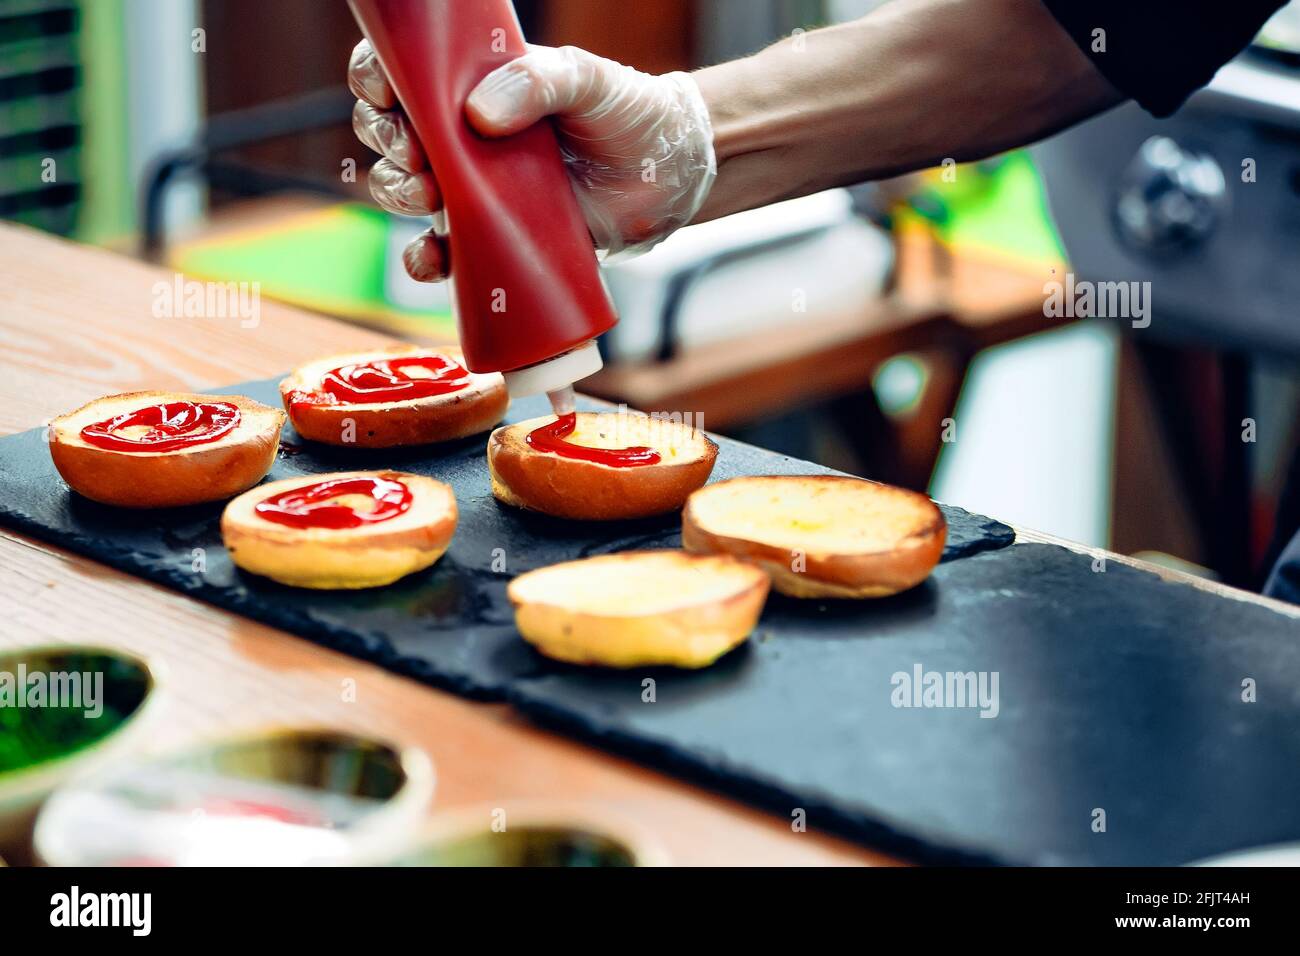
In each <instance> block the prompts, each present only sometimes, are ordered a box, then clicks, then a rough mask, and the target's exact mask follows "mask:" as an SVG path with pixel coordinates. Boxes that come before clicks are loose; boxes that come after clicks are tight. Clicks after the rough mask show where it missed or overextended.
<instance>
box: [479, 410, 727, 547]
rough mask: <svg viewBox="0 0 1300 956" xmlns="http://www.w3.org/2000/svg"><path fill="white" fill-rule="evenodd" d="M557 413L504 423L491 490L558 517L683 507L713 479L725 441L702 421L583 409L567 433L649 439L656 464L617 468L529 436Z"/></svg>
mask: <svg viewBox="0 0 1300 956" xmlns="http://www.w3.org/2000/svg"><path fill="white" fill-rule="evenodd" d="M554 420H555V419H554V418H552V417H550V416H547V417H545V418H534V419H532V420H530V421H526V422H521V423H520V424H518V425H508V426H506V427H504V428H498V429H497V430H496V431H494V432H493V433H492V436H491V437H490V438H489V439H488V469H489V471H490V472H491V473H492V494H494V495H496V497H497V500H499V501H501V502H503V503H504V504H508V505H513V506H514V507H516V508H528V509H530V510H533V511H541V512H544V513H546V514H549V515H554V516H556V517H557V518H574V519H577V520H581V521H612V520H616V519H620V518H644V517H647V516H648V515H657V514H664V513H666V512H669V511H679V510H681V507H682V504H683V503H684V502H685V501H686V498H687V497H688V496H689V495H690V493H691V492H692V491H694V490H695V489H696V488H699V487H700V486H701V485H703V484H704V483H705V482H706V481H708V480H709V474H710V473H711V472H712V471H713V463H714V461H715V460H716V459H717V457H718V446H717V445H715V444H714V443H713V441H712V440H711V439H710V438H709V437H708V436H707V435H705V434H704V432H702V431H700V430H699V429H696V428H692V427H691V426H689V425H683V424H681V423H680V422H676V423H675V422H671V421H660V420H656V419H651V418H647V417H645V416H641V415H627V414H616V413H601V414H596V413H592V412H579V413H578V419H577V427H576V428H575V429H574V431H573V434H571V435H570V436H569V437H568V438H567V439H566V440H567V441H569V442H572V443H573V444H575V445H585V446H587V447H589V448H628V447H632V446H635V445H643V446H648V447H650V448H653V449H655V450H656V451H657V452H659V454H660V455H661V456H662V460H661V461H660V462H658V463H657V464H654V465H640V466H638V467H635V468H614V467H610V466H609V465H602V464H599V463H597V462H590V461H581V460H578V459H575V458H565V457H563V456H561V455H557V454H554V453H552V452H545V451H539V450H537V449H536V448H534V447H533V446H531V445H529V444H528V442H527V441H526V440H525V439H526V438H527V437H528V433H529V432H531V431H532V430H533V429H535V428H539V427H541V426H542V425H546V424H548V423H549V422H552V421H554Z"/></svg>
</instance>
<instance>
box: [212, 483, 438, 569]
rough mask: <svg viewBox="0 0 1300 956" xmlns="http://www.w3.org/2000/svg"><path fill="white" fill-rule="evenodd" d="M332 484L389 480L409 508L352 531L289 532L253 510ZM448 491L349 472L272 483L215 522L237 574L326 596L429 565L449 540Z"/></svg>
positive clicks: (229, 508)
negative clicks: (406, 494)
mask: <svg viewBox="0 0 1300 956" xmlns="http://www.w3.org/2000/svg"><path fill="white" fill-rule="evenodd" d="M333 478H390V479H393V480H395V481H400V482H402V483H403V484H405V485H406V486H407V487H408V488H409V489H411V493H412V496H413V498H414V500H413V501H412V503H411V508H410V510H408V511H407V512H405V513H404V514H400V515H398V516H397V517H395V518H390V519H389V520H388V521H381V522H378V523H377V524H373V525H362V526H360V527H358V528H294V527H290V526H288V525H283V524H277V523H276V522H273V521H267V520H266V519H265V518H263V517H261V516H260V515H258V513H257V512H256V511H255V510H254V508H255V506H256V505H257V504H258V503H259V502H262V501H265V500H266V499H267V498H270V497H271V496H272V495H277V494H280V493H281V492H284V491H292V490H293V489H295V488H302V487H306V486H307V485H314V484H317V483H318V482H322V481H328V480H330V479H333ZM456 517H457V515H456V499H455V497H454V496H453V495H452V492H451V488H450V487H449V486H447V485H445V484H443V483H442V482H440V481H434V480H433V479H432V478H425V477H424V476H423V475H410V474H406V473H404V472H399V471H349V472H340V473H338V474H329V475H309V476H307V477H304V478H289V479H286V480H284V481H273V482H271V483H270V484H267V485H261V486H260V487H257V488H254V489H253V490H252V491H249V492H247V493H246V494H243V495H240V496H239V497H238V498H236V499H235V500H234V501H232V502H231V503H230V504H228V505H226V510H225V512H224V513H223V514H222V515H221V537H222V539H223V540H224V541H225V543H226V549H227V550H228V551H229V552H230V558H231V560H232V561H234V562H235V564H236V565H237V566H239V567H241V568H243V569H244V570H245V571H251V572H252V573H254V574H261V575H263V576H265V577H268V578H271V579H272V580H275V581H279V582H280V583H281V584H289V585H293V586H294V587H300V588H318V589H322V590H334V589H343V588H372V587H381V586H383V585H385V584H392V583H393V582H394V581H396V580H398V579H399V578H403V577H405V576H406V575H408V574H413V573H415V572H416V571H420V570H423V569H424V568H427V567H429V566H430V565H431V564H433V563H434V562H435V561H437V560H438V559H439V558H440V557H442V554H443V552H444V551H446V550H447V546H448V545H449V544H450V543H451V537H452V535H453V534H455V532H456Z"/></svg>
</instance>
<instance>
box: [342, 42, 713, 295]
mask: <svg viewBox="0 0 1300 956" xmlns="http://www.w3.org/2000/svg"><path fill="white" fill-rule="evenodd" d="M348 85H349V86H350V88H351V89H352V92H353V93H355V94H356V95H357V96H358V97H359V98H360V101H359V102H358V103H357V106H356V109H355V110H354V111H353V114H352V120H353V122H352V125H353V129H355V130H356V134H357V136H358V138H359V139H360V140H361V141H362V142H363V143H365V144H366V145H367V146H369V147H371V148H372V149H374V150H375V151H376V152H378V153H380V154H381V155H382V156H383V158H382V159H380V160H379V161H378V162H377V163H375V165H374V167H373V168H372V169H371V172H370V191H371V194H372V195H373V196H374V197H375V200H376V201H377V202H378V203H379V204H380V205H381V206H383V207H384V208H386V209H388V210H390V211H392V212H396V213H399V214H402V215H408V216H418V215H427V214H429V213H432V212H436V211H437V210H438V209H440V208H441V205H442V200H441V196H440V194H439V192H438V186H437V182H436V181H435V180H434V178H433V175H432V173H431V172H430V171H429V164H428V160H427V159H426V158H425V156H424V152H423V150H422V149H421V148H420V146H419V143H418V142H417V141H416V139H415V136H414V134H413V131H412V129H411V126H410V122H409V121H408V120H407V118H406V116H405V115H404V114H403V113H402V111H401V108H400V107H398V106H397V105H396V102H397V100H396V96H395V95H394V94H393V90H392V87H391V86H389V85H388V81H387V80H386V79H385V77H384V75H383V70H382V69H381V68H380V66H379V62H378V60H377V59H376V58H375V54H374V51H373V50H372V49H371V47H370V44H369V42H367V41H365V40H362V41H361V43H359V44H358V45H357V47H356V49H355V50H353V52H352V61H351V65H350V66H349V69H348ZM466 114H467V116H468V118H469V121H470V123H471V124H472V125H473V127H474V128H475V129H476V130H477V131H478V132H479V133H480V134H481V135H483V136H489V137H500V136H509V135H511V134H512V133H517V132H519V131H521V130H523V129H526V128H527V127H529V126H531V125H532V124H533V123H535V122H537V121H538V120H540V119H542V118H543V117H545V116H554V117H555V120H554V122H555V126H556V132H557V133H558V135H559V140H560V148H561V152H562V153H563V156H564V161H565V165H566V167H567V168H568V171H569V177H570V179H571V180H572V182H573V187H574V193H575V194H576V196H577V198H578V202H579V204H580V205H581V207H582V210H583V212H584V213H585V215H586V218H587V226H588V228H590V230H591V234H592V238H593V239H594V240H595V243H596V246H597V248H598V249H600V250H602V251H603V252H604V253H605V254H606V255H607V256H614V255H632V254H635V253H640V252H645V251H647V250H649V249H651V248H653V247H654V246H655V245H657V244H658V243H659V242H661V241H662V240H664V239H665V238H667V237H668V236H669V235H671V234H672V233H673V232H674V231H676V230H677V229H678V228H680V227H681V226H684V225H686V224H687V223H688V222H690V221H691V220H692V219H693V218H694V217H695V214H696V213H697V212H698V211H699V209H700V206H702V205H703V204H704V200H705V198H706V197H707V196H708V194H709V189H710V187H711V186H712V185H713V180H714V179H715V177H716V176H717V160H716V158H715V155H714V150H713V129H712V126H711V124H710V122H709V113H708V108H707V107H706V106H705V103H704V98H703V96H701V94H700V91H699V88H698V87H697V86H696V84H695V81H694V80H693V79H692V78H691V77H690V76H689V75H688V74H685V73H668V74H665V75H663V76H652V75H650V74H647V73H641V72H639V71H637V70H634V69H632V68H631V67H628V66H623V65H622V64H619V63H615V62H613V61H612V60H606V59H603V58H601V57H598V56H596V55H594V54H592V53H588V52H587V51H585V50H580V49H577V48H576V47H560V48H552V47H541V46H530V47H529V49H528V53H527V54H525V55H524V56H522V57H520V58H518V59H516V60H513V61H511V62H510V63H507V64H506V65H505V66H502V67H500V68H499V69H497V70H495V71H494V72H492V73H490V74H489V75H488V76H487V77H485V78H484V79H483V81H482V82H481V83H480V84H479V85H478V87H477V88H476V89H475V90H474V91H473V93H472V94H471V95H470V97H469V102H468V103H467V104H466ZM405 258H406V267H407V271H409V272H410V273H411V275H412V276H414V277H415V278H417V279H421V280H425V281H430V280H435V279H440V278H443V277H444V276H445V275H446V272H447V256H446V248H445V244H444V243H443V241H442V240H441V239H440V238H439V237H438V236H437V235H436V234H434V232H433V231H432V230H430V231H429V232H427V233H425V234H424V235H422V236H420V237H419V238H418V239H416V240H415V241H414V242H412V243H411V245H410V246H409V247H408V248H407V250H406V256H405Z"/></svg>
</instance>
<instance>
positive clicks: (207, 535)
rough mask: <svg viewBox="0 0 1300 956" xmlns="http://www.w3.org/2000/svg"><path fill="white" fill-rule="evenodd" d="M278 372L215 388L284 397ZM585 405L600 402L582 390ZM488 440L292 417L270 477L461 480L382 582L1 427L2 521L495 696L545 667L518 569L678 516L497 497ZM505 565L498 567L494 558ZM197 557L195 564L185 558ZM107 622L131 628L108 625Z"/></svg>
mask: <svg viewBox="0 0 1300 956" xmlns="http://www.w3.org/2000/svg"><path fill="white" fill-rule="evenodd" d="M278 381H279V379H278V378H277V379H267V380H265V381H259V382H250V383H245V384H242V385H237V386H232V387H230V388H226V389H220V390H218V391H217V394H222V393H224V394H240V395H247V396H249V397H250V398H254V399H257V400H258V401H261V402H264V403H266V404H268V405H275V406H278V405H279V404H280V397H279V392H278V390H277V383H278ZM579 407H580V408H584V409H588V410H596V409H600V408H606V407H607V406H602V405H598V404H596V403H594V402H590V401H585V400H584V401H583V402H581V403H580V405H579ZM548 411H549V405H548V404H547V402H546V399H545V398H542V397H539V398H536V399H526V400H524V401H520V402H515V403H514V404H513V405H512V406H511V409H510V414H509V415H508V416H507V419H506V420H507V421H509V422H516V421H522V420H524V419H527V418H532V417H535V416H538V415H543V414H546V413H547V412H548ZM485 439H486V436H484V435H479V436H476V437H473V438H469V439H466V440H464V441H462V442H456V443H452V444H449V445H443V446H436V447H433V448H422V449H415V450H405V451H403V450H400V449H399V450H392V451H373V452H367V451H364V450H359V449H333V448H328V447H326V446H321V445H314V444H311V443H309V442H305V441H304V440H303V439H301V438H300V437H299V436H298V435H297V434H296V433H295V432H294V431H293V428H292V426H289V425H286V426H285V431H284V435H283V439H282V447H281V451H280V455H279V456H278V458H277V460H276V463H275V465H274V466H273V467H272V469H271V473H270V475H269V476H268V479H267V480H276V479H280V478H292V477H295V476H298V475H304V474H315V473H322V472H329V471H343V470H352V469H361V468H397V469H402V470H405V471H411V472H416V473H418V474H424V475H430V476H432V477H434V478H437V479H439V480H441V481H445V482H447V483H449V484H450V485H451V486H452V488H453V489H454V490H455V494H456V501H457V505H458V507H459V510H460V524H459V527H458V528H457V530H456V536H455V538H454V539H453V541H452V545H451V547H450V549H449V550H448V552H447V554H446V555H444V556H443V558H442V559H441V560H440V561H439V562H438V563H437V564H436V565H434V567H432V568H430V569H429V570H427V571H424V572H421V573H419V574H415V575H412V576H410V577H408V578H405V579H404V580H402V581H400V582H398V583H397V584H394V585H391V586H389V587H387V588H381V589H375V590H367V591H360V592H355V591H349V592H321V591H304V590H299V589H295V588H289V587H284V586H281V585H278V584H275V583H274V582H271V581H268V580H265V579H262V578H258V577H256V576H254V575H249V574H245V573H244V572H241V571H239V570H238V569H237V568H235V567H234V565H233V564H231V562H230V559H229V557H228V556H227V554H226V551H225V548H224V547H222V544H221V535H220V531H219V524H218V522H219V518H220V515H221V509H222V505H220V504H216V505H203V506H196V507H193V508H182V509H173V510H168V511H153V512H132V511H125V510H121V509H115V508H108V507H104V506H102V505H97V504H95V503H94V502H91V501H88V500H86V499H84V498H81V497H80V496H78V495H75V494H73V493H71V492H70V491H69V490H68V488H67V486H66V485H65V484H64V483H63V481H62V480H61V479H60V478H59V476H58V473H57V472H56V471H55V470H54V465H53V464H52V462H51V461H50V455H49V449H48V448H47V447H46V445H45V442H44V436H43V433H42V431H41V430H40V429H36V430H33V431H29V432H24V433H22V434H20V435H14V436H11V437H8V438H4V439H0V524H5V525H8V526H10V527H13V528H15V529H17V530H19V531H22V532H24V533H27V534H30V535H32V536H33V537H36V538H41V539H44V540H47V541H51V542H53V543H55V544H58V545H61V546H63V547H66V548H68V549H69V550H72V551H76V552H78V553H80V554H84V555H87V556H89V557H92V558H95V559H96V560H99V561H102V562H103V563H105V564H108V565H111V566H113V567H116V568H120V569H122V570H124V571H128V572H130V573H132V574H136V575H139V576H141V577H144V578H147V579H149V580H151V581H156V582H158V583H160V584H163V585H166V586H167V587H170V588H174V589H176V590H178V591H183V592H185V593H187V594H191V595H193V596H195V597H198V598H200V599H202V600H204V601H208V602H210V603H212V604H215V605H218V606H219V607H224V608H227V609H229V610H232V611H235V612H237V613H239V614H243V615H245V616H246V617H250V618H254V619H256V620H259V621H263V622H265V623H267V624H271V625H273V626H275V627H279V628H282V629H284V630H287V631H292V632H293V633H296V634H300V635H302V636H303V637H306V638H309V639H310V640H313V641H316V642H318V643H320V644H323V645H325V646H327V647H331V648H334V649H336V650H340V651H343V652H345V653H348V654H352V655H354V656H357V657H360V658H363V659H365V660H369V661H373V662H375V663H377V664H380V665H382V666H384V667H387V668H389V669H391V670H394V671H397V672H399V673H402V674H406V675H408V676H411V677H414V678H416V679H418V680H422V681H425V682H427V683H430V684H434V685H437V686H440V687H445V688H448V689H450V690H452V691H455V692H457V693H460V694H464V695H466V696H471V697H477V698H500V697H501V696H503V694H504V692H505V689H506V686H507V685H508V684H509V682H510V681H512V680H513V679H515V678H518V677H520V676H524V675H529V674H534V673H540V672H545V671H547V670H549V669H550V668H551V667H552V666H554V665H551V664H550V663H549V662H547V661H545V660H544V659H543V658H541V657H539V656H538V655H536V654H534V653H533V651H532V650H531V648H529V647H528V645H526V644H525V643H524V642H523V641H522V640H521V639H520V638H519V636H518V634H517V633H516V631H515V627H514V616H513V613H512V612H511V609H510V604H509V602H508V601H507V600H506V585H507V584H508V583H509V581H510V579H511V578H512V577H514V576H515V575H517V574H520V573H522V572H524V571H528V570H531V569H533V568H537V567H542V566H544V565H548V564H554V563H556V562H558V561H566V560H571V559H574V558H580V557H586V556H589V555H595V554H604V553H608V552H613V551H622V550H627V549H630V548H671V547H678V546H680V544H681V522H680V519H679V518H678V517H677V516H676V515H672V516H667V517H663V518H655V519H649V520H645V521H632V522H616V523H576V522H566V521H558V520H554V519H550V518H547V517H545V516H541V515H531V514H528V513H526V512H522V511H518V510H515V509H512V508H507V507H504V506H502V505H499V504H497V502H496V500H495V499H493V497H492V493H491V488H490V486H489V482H488V472H487V454H486V440H485ZM717 441H718V444H719V446H720V449H721V450H720V454H719V456H718V463H717V467H716V468H715V469H714V475H713V477H714V480H717V479H721V478H730V477H734V476H736V475H757V474H834V472H831V471H829V470H828V469H825V468H820V467H818V466H816V465H813V464H810V463H809V462H805V461H799V460H797V459H793V458H787V457H784V456H781V455H777V454H774V453H772V452H767V451H763V450H761V449H758V448H754V447H752V446H749V445H745V444H742V443H740V442H734V441H729V440H727V439H725V438H719V439H717ZM943 507H944V513H945V515H946V517H947V519H948V528H949V531H948V546H947V548H946V550H945V551H944V560H951V559H954V558H958V557H963V556H965V555H969V554H974V553H977V552H980V551H984V550H988V549H991V548H1000V547H1004V546H1006V545H1007V544H1009V543H1010V542H1011V541H1012V539H1013V537H1014V535H1013V532H1012V530H1011V529H1010V528H1009V527H1007V526H1006V525H1004V524H1002V523H1000V522H997V521H993V520H992V519H989V518H983V517H980V516H977V515H971V514H968V513H967V512H965V511H962V510H961V509H959V508H951V507H947V506H943ZM502 562H504V567H503V566H502ZM200 563H201V565H202V568H203V570H201V571H196V570H195V568H196V566H197V565H199V564H200ZM116 626H126V625H123V624H118V625H116Z"/></svg>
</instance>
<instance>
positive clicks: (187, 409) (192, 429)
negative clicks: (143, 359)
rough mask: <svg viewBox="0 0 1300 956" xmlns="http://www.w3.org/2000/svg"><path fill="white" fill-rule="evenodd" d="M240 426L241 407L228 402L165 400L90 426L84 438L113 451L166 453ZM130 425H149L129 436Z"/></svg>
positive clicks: (201, 441)
mask: <svg viewBox="0 0 1300 956" xmlns="http://www.w3.org/2000/svg"><path fill="white" fill-rule="evenodd" d="M238 426H239V407H238V406H236V405H232V404H230V403H229V402H165V403H163V404H160V405H147V406H145V407H144V408H137V409H136V410H135V411H133V412H126V413H124V414H121V415H118V416H116V417H114V418H107V419H105V420H104V421H102V422H95V423H94V424H93V425H87V426H86V427H85V428H83V429H82V430H81V439H82V441H84V442H85V443H86V444H88V445H94V446H95V447H96V448H107V449H111V450H113V451H147V452H163V451H176V450H177V449H180V448H189V447H191V446H193V445H203V444H206V443H207V442H213V441H216V440H217V439H219V438H222V437H223V436H225V435H228V434H230V433H231V432H232V431H234V430H235V429H236V428H237V427H238ZM128 428H148V429H149V430H148V431H146V432H143V433H141V434H139V435H134V436H128V435H123V434H122V432H123V431H124V430H125V429H128Z"/></svg>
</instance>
